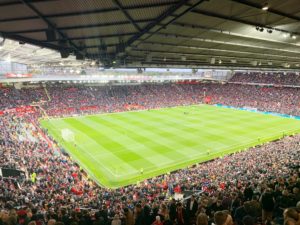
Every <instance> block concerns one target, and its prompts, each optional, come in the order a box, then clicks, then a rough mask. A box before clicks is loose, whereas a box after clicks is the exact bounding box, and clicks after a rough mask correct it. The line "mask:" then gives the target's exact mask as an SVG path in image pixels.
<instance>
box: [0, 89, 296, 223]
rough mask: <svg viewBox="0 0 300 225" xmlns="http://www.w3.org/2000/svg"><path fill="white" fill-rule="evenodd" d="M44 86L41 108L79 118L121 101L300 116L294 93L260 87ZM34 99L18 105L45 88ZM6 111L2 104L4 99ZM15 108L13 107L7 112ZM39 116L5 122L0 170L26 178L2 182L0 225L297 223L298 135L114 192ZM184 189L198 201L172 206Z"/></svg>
mask: <svg viewBox="0 0 300 225" xmlns="http://www.w3.org/2000/svg"><path fill="white" fill-rule="evenodd" d="M70 88H72V90H70ZM47 89H48V92H49V95H50V97H51V100H50V101H48V102H46V103H40V104H41V106H42V107H43V108H45V110H47V112H51V110H53V109H55V108H68V107H69V108H70V107H74V108H75V110H76V113H79V109H80V107H82V106H84V107H87V106H91V105H97V106H99V108H100V110H99V111H105V112H112V111H123V110H126V108H124V103H126V104H127V105H139V106H142V107H143V108H159V107H168V106H173V105H184V104H194V103H197V102H200V101H202V100H203V98H205V97H206V96H211V98H212V103H223V104H227V105H233V106H252V107H254V106H256V107H257V108H259V109H261V110H270V111H279V112H281V111H283V112H290V113H293V114H298V111H293V110H295V109H293V107H292V106H290V104H292V103H293V104H296V101H297V100H298V98H299V97H297V95H298V94H297V93H298V92H295V90H297V89H286V88H282V89H275V88H270V89H267V90H264V89H262V88H259V87H255V86H239V85H234V84H225V85H219V84H203V85H175V84H164V85H141V86H128V87H127V86H123V87H82V86H73V87H69V86H64V85H62V86H60V87H54V86H49V87H48V88H47ZM13 93H14V92H13ZM28 93H33V91H32V92H26V93H25V94H24V96H22V100H21V101H22V104H29V103H30V102H31V101H32V100H34V101H37V102H38V101H39V100H43V101H44V100H45V99H46V98H47V96H45V95H46V94H45V93H42V91H41V93H40V94H39V92H38V93H35V94H33V95H34V96H37V97H28V98H27V97H26V94H28ZM298 96H299V95H298ZM9 98H12V99H18V98H21V97H20V96H18V97H14V96H12V97H9ZM267 99H270V100H269V102H266V100H267ZM294 99H296V100H295V102H291V101H294ZM41 102H42V101H41ZM278 102H279V103H280V105H279V104H278ZM91 103H92V104H91ZM284 103H287V105H284ZM1 104H2V105H1V106H5V102H4V101H2V103H1ZM11 106H17V104H16V105H13V103H10V105H9V106H5V107H6V108H9V107H11ZM268 107H270V108H268ZM295 108H296V107H295ZM296 110H299V109H296ZM64 113H66V112H64ZM59 115H61V114H59ZM38 117H39V115H36V114H28V115H27V114H24V115H23V116H22V117H21V116H17V115H14V114H11V115H9V114H6V115H3V116H0V125H1V128H2V129H1V130H0V152H1V159H0V167H4V168H15V169H20V170H23V171H25V172H26V173H25V175H26V177H25V178H24V177H23V178H22V179H20V180H19V179H18V180H13V179H4V178H1V180H0V183H1V186H0V206H1V208H2V211H1V213H0V223H1V224H4V225H16V224H24V225H40V224H46V223H47V224H49V225H89V224H93V225H110V224H112V225H117V224H126V225H150V224H156V225H161V224H164V225H167V224H178V225H189V224H197V225H202V224H203V225H207V224H212V223H214V224H216V225H230V224H232V222H233V221H234V223H235V224H237V225H252V224H259V223H263V224H271V223H276V224H288V225H293V224H299V210H300V203H299V201H300V192H299V189H300V176H299V175H300V174H299V172H300V171H299V165H300V158H299V154H300V135H296V136H293V137H285V138H284V139H282V140H279V141H276V142H272V143H269V144H266V145H264V146H259V147H255V148H251V149H249V150H248V151H244V152H240V153H237V154H233V155H229V156H225V157H222V158H218V159H216V160H213V161H210V162H207V163H203V164H200V165H196V166H194V167H192V168H186V169H183V170H179V171H176V172H173V173H171V174H165V175H163V176H159V177H155V178H152V179H148V180H146V181H144V182H141V183H140V184H138V185H131V186H127V187H123V188H119V189H116V190H111V189H105V188H101V187H98V186H97V185H96V184H95V183H93V182H92V181H91V180H89V179H88V178H87V176H86V174H85V173H84V171H82V170H81V169H80V167H79V166H78V165H76V163H74V162H73V161H72V159H70V158H69V156H68V155H67V154H66V153H65V152H64V150H63V149H60V147H59V146H58V145H57V144H56V143H55V142H54V141H53V140H51V139H49V138H48V137H47V136H45V134H43V132H42V131H41V130H40V129H39V128H38V126H37V118H38ZM16 182H17V184H18V185H16V184H15V183H16ZM185 192H192V193H196V196H192V197H191V198H190V199H188V200H187V201H183V202H181V201H175V200H171V199H170V197H171V196H173V194H174V193H185ZM297 205H298V208H297V207H296V206H297Z"/></svg>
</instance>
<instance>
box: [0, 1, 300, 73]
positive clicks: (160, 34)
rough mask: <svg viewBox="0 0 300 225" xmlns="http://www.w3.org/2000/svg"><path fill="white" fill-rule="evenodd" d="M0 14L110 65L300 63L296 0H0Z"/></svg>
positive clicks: (12, 25)
mask: <svg viewBox="0 0 300 225" xmlns="http://www.w3.org/2000/svg"><path fill="white" fill-rule="evenodd" d="M0 15H1V17H0V33H1V34H2V36H3V37H5V38H7V39H14V40H17V41H19V42H20V43H21V44H23V43H29V44H33V45H37V46H40V47H42V48H50V49H52V50H56V51H58V52H60V53H61V55H62V56H64V57H67V56H68V55H69V54H70V55H71V56H69V57H70V59H72V60H75V58H77V59H79V60H80V59H81V60H82V59H83V58H88V59H93V60H96V61H99V62H100V63H101V64H103V65H105V66H113V65H117V66H129V67H130V66H135V67H149V66H156V67H157V66H187V67H201V66H212V67H217V66H223V67H224V66H228V67H237V68H241V67H254V68H260V67H264V68H295V69H297V68H300V60H299V57H300V41H299V40H300V32H299V30H300V29H299V28H300V23H299V21H300V4H299V0H285V1H282V0H269V1H264V0H185V1H183V0H112V1H106V0H85V1H83V0H0ZM1 44H2V45H5V42H4V41H3V40H2V41H1V38H0V45H1ZM20 46H21V48H18V51H19V52H22V51H24V52H25V53H28V52H27V50H26V47H25V46H26V45H20ZM14 48H17V47H16V46H12V47H11V49H14ZM38 49H39V51H41V52H43V51H44V50H43V49H41V48H38ZM33 51H34V50H33ZM34 54H36V53H33V54H32V53H29V56H30V57H33V58H32V59H33V60H27V63H32V62H35V63H36V62H39V61H45V60H46V61H47V60H49V61H54V62H55V60H59V59H60V54H58V56H57V54H56V56H55V57H54V56H53V55H52V56H51V53H49V55H48V54H45V55H43V54H36V55H37V56H38V57H36V58H39V59H35V58H34V56H33V55H34ZM20 55H21V53H20ZM72 56H73V58H72ZM15 57H16V58H18V56H15ZM21 57H24V56H20V58H21ZM69 57H68V59H69ZM25 58H26V57H25ZM20 60H22V59H20ZM36 60H37V61H36ZM23 61H25V62H26V60H24V59H23Z"/></svg>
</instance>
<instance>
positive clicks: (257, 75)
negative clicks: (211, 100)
mask: <svg viewBox="0 0 300 225" xmlns="http://www.w3.org/2000/svg"><path fill="white" fill-rule="evenodd" d="M230 82H239V83H260V84H275V85H295V86H299V85H300V75H299V74H298V73H286V72H278V73H267V72H248V73H241V72H238V73H235V74H234V75H233V77H232V78H231V79H230Z"/></svg>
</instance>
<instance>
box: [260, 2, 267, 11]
mask: <svg viewBox="0 0 300 225" xmlns="http://www.w3.org/2000/svg"><path fill="white" fill-rule="evenodd" d="M261 9H262V10H264V11H267V10H268V9H269V4H268V3H267V2H266V3H265V4H264V5H263V7H262V8H261Z"/></svg>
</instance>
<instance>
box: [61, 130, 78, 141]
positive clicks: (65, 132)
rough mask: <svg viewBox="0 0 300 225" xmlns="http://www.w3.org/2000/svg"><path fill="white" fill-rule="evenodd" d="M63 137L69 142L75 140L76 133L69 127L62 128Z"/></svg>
mask: <svg viewBox="0 0 300 225" xmlns="http://www.w3.org/2000/svg"><path fill="white" fill-rule="evenodd" d="M61 137H62V138H63V139H64V141H67V142H74V141H75V135H74V133H73V132H72V131H71V130H69V129H62V130H61Z"/></svg>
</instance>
